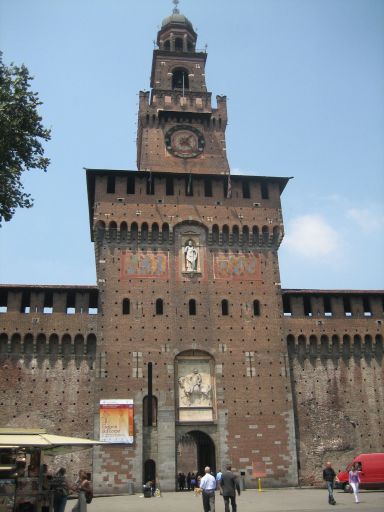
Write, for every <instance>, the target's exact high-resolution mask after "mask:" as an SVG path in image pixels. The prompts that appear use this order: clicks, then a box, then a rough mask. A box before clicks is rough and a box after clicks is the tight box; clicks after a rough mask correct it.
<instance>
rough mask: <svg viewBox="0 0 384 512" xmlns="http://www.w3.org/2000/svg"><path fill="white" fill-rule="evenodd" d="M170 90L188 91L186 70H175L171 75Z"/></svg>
mask: <svg viewBox="0 0 384 512" xmlns="http://www.w3.org/2000/svg"><path fill="white" fill-rule="evenodd" d="M172 89H189V77H188V70H186V69H185V68H176V69H174V70H173V74H172Z"/></svg>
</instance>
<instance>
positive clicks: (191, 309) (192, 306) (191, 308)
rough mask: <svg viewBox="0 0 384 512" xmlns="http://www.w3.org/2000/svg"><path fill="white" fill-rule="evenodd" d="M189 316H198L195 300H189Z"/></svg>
mask: <svg viewBox="0 0 384 512" xmlns="http://www.w3.org/2000/svg"><path fill="white" fill-rule="evenodd" d="M189 314H190V315H192V316H195V315H196V301H195V299H190V300H189Z"/></svg>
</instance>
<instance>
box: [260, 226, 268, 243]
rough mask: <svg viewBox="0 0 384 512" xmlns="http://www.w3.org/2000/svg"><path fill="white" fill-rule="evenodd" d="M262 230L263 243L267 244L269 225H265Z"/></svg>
mask: <svg viewBox="0 0 384 512" xmlns="http://www.w3.org/2000/svg"><path fill="white" fill-rule="evenodd" d="M261 232H262V234H263V244H265V245H266V244H268V242H269V229H268V226H263V228H262V230H261Z"/></svg>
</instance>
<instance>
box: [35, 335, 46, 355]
mask: <svg viewBox="0 0 384 512" xmlns="http://www.w3.org/2000/svg"><path fill="white" fill-rule="evenodd" d="M46 351H47V348H46V337H45V334H43V333H40V334H38V336H37V339H36V352H37V353H38V354H39V355H44V354H45V353H46Z"/></svg>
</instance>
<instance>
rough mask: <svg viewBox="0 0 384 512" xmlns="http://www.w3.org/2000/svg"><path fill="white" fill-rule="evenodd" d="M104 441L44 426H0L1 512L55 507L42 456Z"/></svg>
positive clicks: (66, 451)
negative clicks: (57, 432) (55, 431)
mask: <svg viewBox="0 0 384 512" xmlns="http://www.w3.org/2000/svg"><path fill="white" fill-rule="evenodd" d="M97 444H103V443H101V442H100V441H95V440H94V439H85V438H79V437H66V436H58V435H55V434H48V433H47V432H46V431H45V430H42V429H16V428H0V512H42V510H43V509H44V510H49V512H51V511H53V496H52V491H51V487H50V484H49V475H48V473H47V466H46V464H43V456H45V455H51V456H54V455H57V454H63V453H68V452H72V451H76V450H82V449H86V448H92V447H93V446H94V445H97Z"/></svg>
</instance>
